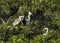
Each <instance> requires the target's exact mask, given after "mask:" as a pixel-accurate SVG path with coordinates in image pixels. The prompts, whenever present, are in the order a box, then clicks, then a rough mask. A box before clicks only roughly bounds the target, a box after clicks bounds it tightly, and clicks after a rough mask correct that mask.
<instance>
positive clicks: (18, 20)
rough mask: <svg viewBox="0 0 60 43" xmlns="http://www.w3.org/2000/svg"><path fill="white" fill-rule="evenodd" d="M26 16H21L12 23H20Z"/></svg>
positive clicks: (14, 24)
mask: <svg viewBox="0 0 60 43" xmlns="http://www.w3.org/2000/svg"><path fill="white" fill-rule="evenodd" d="M23 18H24V16H19V18H17V19H15V21H14V22H13V23H12V25H13V26H16V25H18V24H19V23H20V22H21V21H22V20H23Z"/></svg>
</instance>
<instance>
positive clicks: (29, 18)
mask: <svg viewBox="0 0 60 43" xmlns="http://www.w3.org/2000/svg"><path fill="white" fill-rule="evenodd" d="M31 15H32V13H31V12H29V13H28V18H27V19H26V25H29V24H30V20H31Z"/></svg>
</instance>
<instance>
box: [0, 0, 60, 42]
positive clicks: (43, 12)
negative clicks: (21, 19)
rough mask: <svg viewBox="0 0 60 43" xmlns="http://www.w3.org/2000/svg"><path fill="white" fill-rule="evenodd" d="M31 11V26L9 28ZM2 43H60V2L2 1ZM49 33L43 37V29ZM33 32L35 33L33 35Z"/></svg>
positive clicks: (0, 8)
mask: <svg viewBox="0 0 60 43" xmlns="http://www.w3.org/2000/svg"><path fill="white" fill-rule="evenodd" d="M29 11H31V12H32V13H33V18H32V19H31V24H30V26H27V25H23V23H21V24H20V25H18V26H16V27H17V28H14V27H9V28H8V27H7V26H8V25H11V24H12V22H13V21H14V20H15V19H16V18H17V17H18V16H20V15H25V16H26V14H28V12H29ZM0 18H3V20H4V21H5V24H3V23H2V21H1V20H0V43H60V0H0ZM44 27H48V28H49V32H48V34H47V35H46V36H43V35H42V34H43V28H44ZM32 32H33V33H32Z"/></svg>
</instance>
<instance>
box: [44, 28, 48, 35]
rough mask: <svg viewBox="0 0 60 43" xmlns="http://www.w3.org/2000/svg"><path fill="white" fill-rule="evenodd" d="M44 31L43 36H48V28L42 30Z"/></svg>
mask: <svg viewBox="0 0 60 43" xmlns="http://www.w3.org/2000/svg"><path fill="white" fill-rule="evenodd" d="M44 30H46V32H45V33H44V34H43V35H47V34H48V28H47V27H46V28H44Z"/></svg>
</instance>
